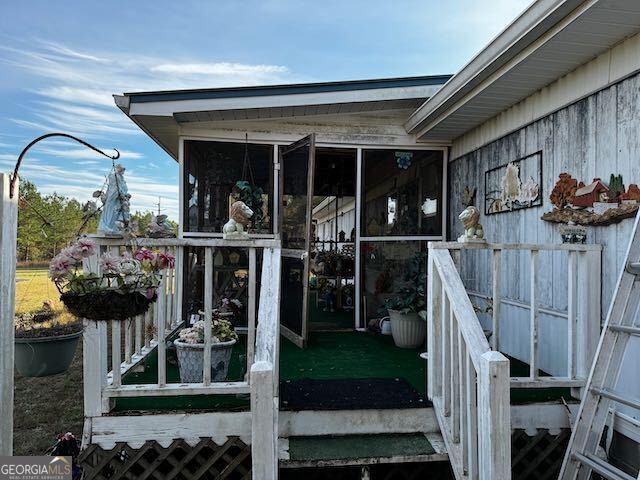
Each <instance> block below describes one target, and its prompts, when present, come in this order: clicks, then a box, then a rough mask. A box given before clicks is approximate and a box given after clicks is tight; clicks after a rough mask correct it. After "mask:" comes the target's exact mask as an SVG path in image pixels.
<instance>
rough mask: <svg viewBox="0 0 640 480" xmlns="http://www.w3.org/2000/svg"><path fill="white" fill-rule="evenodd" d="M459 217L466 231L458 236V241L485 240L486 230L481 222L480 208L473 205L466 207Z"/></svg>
mask: <svg viewBox="0 0 640 480" xmlns="http://www.w3.org/2000/svg"><path fill="white" fill-rule="evenodd" d="M458 218H459V219H460V221H461V222H462V225H464V233H463V234H462V235H460V236H459V237H458V242H461V243H464V242H485V241H486V240H484V230H483V229H482V225H481V224H480V210H478V209H477V208H476V207H474V206H473V205H471V206H469V207H467V208H465V209H464V210H463V211H462V213H461V214H460V215H458Z"/></svg>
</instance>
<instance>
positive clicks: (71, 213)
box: [17, 179, 153, 262]
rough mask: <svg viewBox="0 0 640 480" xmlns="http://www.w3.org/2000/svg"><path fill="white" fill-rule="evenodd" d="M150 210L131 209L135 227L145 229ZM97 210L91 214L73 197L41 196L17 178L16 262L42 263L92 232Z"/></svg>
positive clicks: (31, 186) (96, 223)
mask: <svg viewBox="0 0 640 480" xmlns="http://www.w3.org/2000/svg"><path fill="white" fill-rule="evenodd" d="M152 216H153V213H152V212H150V211H145V212H135V213H134V214H133V215H132V216H131V217H132V220H134V221H137V223H138V227H139V230H140V231H142V232H144V231H146V230H147V227H148V226H149V223H150V222H151V218H152ZM99 218H100V213H99V212H98V213H97V214H92V212H91V210H86V209H85V208H84V206H83V205H82V204H81V203H80V202H79V201H78V200H76V199H74V198H69V197H65V196H63V195H59V194H57V193H52V194H48V195H44V194H42V193H41V192H39V191H38V188H37V187H36V185H35V184H34V183H32V182H29V181H28V180H24V179H21V181H20V202H19V210H18V244H17V257H18V261H19V262H45V261H48V260H49V259H51V258H53V257H54V256H55V255H56V254H57V253H58V252H59V251H60V250H61V249H62V248H64V247H65V246H67V245H68V244H69V243H71V242H72V241H73V240H75V239H76V237H77V236H78V235H80V234H83V233H95V232H96V230H97V227H98V220H99Z"/></svg>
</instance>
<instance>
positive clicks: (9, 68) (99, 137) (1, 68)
mask: <svg viewBox="0 0 640 480" xmlns="http://www.w3.org/2000/svg"><path fill="white" fill-rule="evenodd" d="M529 3H530V0H449V1H443V0H416V1H408V0H407V1H402V0H397V1H376V0H363V1H348V0H347V1H346V0H342V1H333V0H325V1H317V0H315V1H306V0H298V1H293V0H264V1H253V0H243V1H231V0H229V1H226V0H200V1H190V0H182V1H171V2H169V1H164V0H154V1H146V2H145V1H136V2H131V1H124V0H110V1H90V0H82V1H76V0H65V1H50V0H29V1H22V2H15V1H11V0H0V171H11V170H13V166H14V164H15V160H16V158H17V155H18V154H19V153H20V151H21V150H22V148H23V147H24V146H25V145H26V144H27V143H28V142H29V141H31V140H32V139H33V138H35V137H37V136H39V135H41V134H43V133H47V132H51V131H61V132H66V133H70V134H73V135H77V136H80V137H81V138H83V139H84V140H86V141H88V142H90V143H93V144H94V145H96V146H98V147H99V148H101V149H104V150H105V151H107V152H112V150H111V149H112V148H117V149H118V150H119V151H120V153H121V159H120V160H119V161H120V162H121V163H122V164H123V165H124V166H125V167H126V168H127V173H126V180H127V184H128V186H129V190H130V193H131V194H132V199H131V207H132V210H133V211H135V210H140V211H144V210H155V209H157V203H158V201H159V200H158V197H160V205H161V208H162V211H163V213H167V214H169V216H170V217H171V218H173V219H176V220H177V218H178V211H177V210H178V181H177V177H178V167H177V164H176V162H175V161H174V160H173V159H171V158H170V157H169V156H168V155H167V154H166V153H165V152H164V151H163V150H162V149H160V148H159V147H158V146H157V145H156V144H155V143H154V142H153V141H152V140H151V139H149V138H148V137H147V136H146V135H145V134H144V133H143V132H142V131H140V130H139V129H138V128H137V127H136V126H135V125H134V124H133V123H132V122H131V121H130V120H129V119H128V118H127V117H126V116H125V115H124V114H123V113H122V112H120V110H118V109H117V108H116V107H115V105H114V103H113V98H112V95H113V94H120V93H123V92H131V91H144V90H164V89H181V88H211V87H226V86H242V85H266V84H280V83H293V82H295V83H298V82H318V81H337V80H357V79H366V78H384V77H401V76H412V75H438V74H449V73H455V72H456V71H458V70H459V69H460V68H461V67H463V66H464V64H465V63H467V62H468V61H469V60H470V59H471V58H472V56H473V55H474V54H476V53H477V52H478V51H479V50H480V49H481V48H482V47H484V46H485V45H486V44H487V42H489V41H490V40H491V39H492V38H493V37H494V36H495V35H497V34H498V33H499V32H500V31H501V30H502V29H503V28H504V27H506V25H507V24H508V23H509V22H511V21H512V20H513V19H514V18H515V17H516V16H517V15H518V14H519V13H520V12H521V11H522V10H523V9H524V8H526V6H527V5H528V4H529ZM110 168H111V162H110V160H108V159H105V158H104V157H100V156H99V155H98V154H94V153H93V152H91V151H89V150H87V149H86V148H85V147H82V146H81V145H79V144H76V143H73V142H71V141H66V140H61V139H50V140H45V141H44V142H42V143H40V144H38V146H37V147H36V148H34V149H32V150H31V151H30V153H29V154H28V156H27V158H26V160H25V163H24V166H23V167H22V169H21V174H22V176H23V177H24V178H27V179H28V180H31V181H33V182H34V183H35V184H36V185H37V186H38V188H39V189H40V190H41V191H42V192H44V193H52V192H57V193H59V194H62V195H66V196H71V197H75V198H77V199H78V200H80V201H81V202H82V203H84V202H85V201H87V200H89V199H90V198H91V194H92V193H93V192H94V191H95V190H97V189H100V188H102V186H103V184H104V180H105V176H106V175H107V174H108V173H109V170H110Z"/></svg>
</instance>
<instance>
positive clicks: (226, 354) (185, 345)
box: [173, 311, 238, 383]
mask: <svg viewBox="0 0 640 480" xmlns="http://www.w3.org/2000/svg"><path fill="white" fill-rule="evenodd" d="M204 332H205V321H204V320H199V321H197V322H196V323H194V324H193V326H192V327H189V328H183V329H182V330H180V333H179V334H178V339H176V340H175V341H174V342H173V343H174V345H175V346H176V351H177V354H178V369H179V370H180V381H181V382H183V383H200V382H202V377H203V368H202V367H203V361H204ZM237 341H238V334H237V333H236V332H235V330H234V329H233V325H232V324H231V322H230V321H229V320H227V319H225V318H222V317H220V316H219V313H218V312H217V311H214V314H213V318H212V319H211V381H212V382H222V381H224V380H225V379H226V378H227V372H228V370H229V362H230V361H231V353H232V351H233V346H234V345H235V344H236V342H237Z"/></svg>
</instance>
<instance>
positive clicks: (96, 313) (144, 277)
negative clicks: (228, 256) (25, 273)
mask: <svg viewBox="0 0 640 480" xmlns="http://www.w3.org/2000/svg"><path fill="white" fill-rule="evenodd" d="M96 249H97V247H96V245H95V243H94V242H93V241H92V240H90V239H88V238H81V239H79V240H78V241H77V242H76V243H75V244H73V245H71V246H70V247H67V248H65V249H64V250H62V251H61V252H60V253H59V254H58V255H57V256H56V257H54V258H53V260H51V263H50V264H49V277H50V278H51V279H52V280H53V281H54V283H55V284H56V287H57V288H58V290H59V292H60V300H62V302H63V303H64V305H65V306H66V307H67V310H69V311H70V312H71V313H72V314H73V315H75V316H76V317H79V318H88V319H90V320H102V321H109V320H126V319H129V318H133V317H136V316H138V315H142V314H144V313H146V311H147V310H148V309H149V305H151V303H153V302H154V301H155V300H156V298H157V293H156V290H157V288H158V286H159V285H160V281H161V279H162V272H163V271H164V270H166V269H170V268H173V265H174V257H173V256H172V255H170V254H167V253H163V252H153V251H151V250H148V249H146V248H140V249H138V250H136V251H135V253H134V254H133V255H130V254H125V255H124V256H116V255H110V254H108V253H105V254H103V255H102V257H101V258H100V267H101V272H102V273H101V274H100V275H98V274H95V273H90V274H85V273H84V272H83V268H82V263H83V260H84V259H85V258H88V257H90V256H92V255H93V254H94V253H95V252H96Z"/></svg>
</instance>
